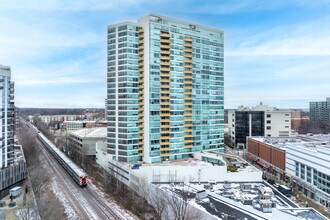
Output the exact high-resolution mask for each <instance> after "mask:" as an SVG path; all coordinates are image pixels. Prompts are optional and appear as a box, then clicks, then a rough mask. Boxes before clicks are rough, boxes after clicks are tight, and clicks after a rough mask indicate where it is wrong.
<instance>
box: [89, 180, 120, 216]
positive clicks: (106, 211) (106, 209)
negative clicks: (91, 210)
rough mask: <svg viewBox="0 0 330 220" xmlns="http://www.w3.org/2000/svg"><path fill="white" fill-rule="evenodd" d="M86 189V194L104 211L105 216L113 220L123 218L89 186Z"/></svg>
mask: <svg viewBox="0 0 330 220" xmlns="http://www.w3.org/2000/svg"><path fill="white" fill-rule="evenodd" d="M84 191H85V192H86V195H88V196H89V197H90V198H91V200H92V201H93V202H94V204H95V205H96V206H97V207H99V209H100V210H101V211H102V212H103V214H104V215H105V216H107V217H108V219H111V220H121V219H122V218H121V217H119V216H118V215H117V214H116V213H115V212H114V211H112V210H111V209H110V208H109V206H107V205H106V204H105V203H104V202H103V201H102V200H101V199H100V198H98V196H95V195H94V193H93V192H92V191H91V189H90V188H88V186H87V187H86V188H84Z"/></svg>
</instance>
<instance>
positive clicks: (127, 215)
mask: <svg viewBox="0 0 330 220" xmlns="http://www.w3.org/2000/svg"><path fill="white" fill-rule="evenodd" d="M88 186H89V187H90V188H91V189H92V190H93V191H94V192H96V193H97V194H98V195H99V196H100V199H102V201H103V202H104V203H105V204H106V205H107V206H109V207H110V208H111V210H112V211H114V212H115V213H116V214H117V215H118V216H120V217H122V219H125V220H138V219H139V218H138V217H136V216H135V215H134V214H133V213H131V212H130V211H128V210H126V209H122V208H121V207H120V206H119V205H117V204H116V203H114V202H112V201H109V199H107V198H106V195H107V194H106V193H104V192H103V191H102V190H101V189H99V188H98V187H97V186H95V185H94V184H93V183H92V182H89V184H88Z"/></svg>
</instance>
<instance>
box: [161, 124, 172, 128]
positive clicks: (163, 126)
mask: <svg viewBox="0 0 330 220" xmlns="http://www.w3.org/2000/svg"><path fill="white" fill-rule="evenodd" d="M160 127H161V128H170V125H162V124H161V125H160Z"/></svg>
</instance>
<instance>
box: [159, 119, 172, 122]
mask: <svg viewBox="0 0 330 220" xmlns="http://www.w3.org/2000/svg"><path fill="white" fill-rule="evenodd" d="M170 121H171V120H170V119H160V122H170Z"/></svg>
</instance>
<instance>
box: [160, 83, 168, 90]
mask: <svg viewBox="0 0 330 220" xmlns="http://www.w3.org/2000/svg"><path fill="white" fill-rule="evenodd" d="M160 88H167V89H169V88H170V85H169V84H165V85H164V84H160Z"/></svg>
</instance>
